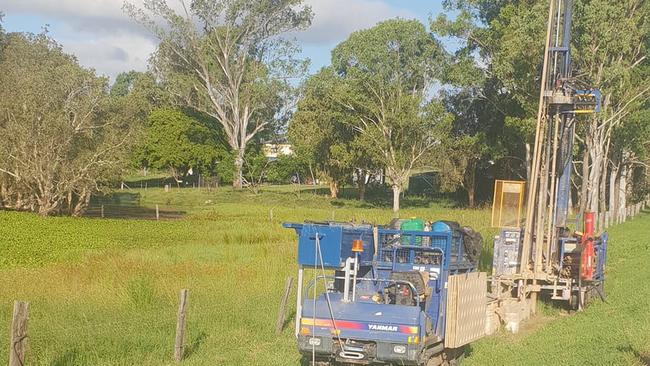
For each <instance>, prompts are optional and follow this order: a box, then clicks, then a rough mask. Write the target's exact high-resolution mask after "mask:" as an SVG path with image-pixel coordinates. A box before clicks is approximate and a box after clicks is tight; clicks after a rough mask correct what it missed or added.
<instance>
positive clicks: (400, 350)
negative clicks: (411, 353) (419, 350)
mask: <svg viewBox="0 0 650 366" xmlns="http://www.w3.org/2000/svg"><path fill="white" fill-rule="evenodd" d="M393 352H394V353H399V354H400V355H403V354H405V353H406V346H401V345H400V346H395V347H393Z"/></svg>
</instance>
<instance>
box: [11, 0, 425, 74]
mask: <svg viewBox="0 0 650 366" xmlns="http://www.w3.org/2000/svg"><path fill="white" fill-rule="evenodd" d="M168 1H169V4H170V5H171V6H172V7H178V6H179V4H180V3H179V1H176V0H168ZM129 2H132V3H135V4H136V5H140V4H142V0H129ZM306 3H307V4H309V5H310V6H311V7H312V10H313V11H314V13H315V16H314V20H313V24H312V26H311V27H310V28H309V29H308V30H306V31H303V32H299V33H296V34H294V35H293V36H295V37H296V38H297V39H298V41H299V42H300V43H301V44H303V45H309V46H312V47H313V46H316V47H327V48H329V46H330V45H332V44H335V43H337V42H340V41H341V40H343V39H344V38H346V37H347V36H348V35H349V34H350V33H351V32H353V31H355V30H359V29H363V28H369V27H371V26H373V25H374V24H376V23H377V22H379V21H381V20H385V19H389V18H394V17H398V16H399V17H404V18H413V17H415V16H414V15H413V14H411V13H409V12H408V11H406V10H403V9H398V8H395V7H391V6H390V5H388V4H386V3H385V2H383V1H381V0H306ZM122 5H123V0H2V5H1V8H2V10H3V11H4V12H5V13H6V14H7V15H8V16H11V15H12V14H21V15H27V16H33V15H36V16H39V18H42V19H44V20H45V22H47V23H49V24H51V31H52V36H53V37H54V38H55V39H56V40H57V41H58V42H59V43H61V44H62V45H63V48H64V50H66V52H70V53H74V54H75V55H76V56H77V58H78V59H79V62H80V63H81V64H82V65H84V66H87V67H92V68H94V69H95V70H97V72H98V73H100V74H106V75H108V76H111V77H113V78H114V77H115V76H116V75H117V74H118V73H119V72H121V71H127V70H131V69H135V70H139V71H142V70H145V69H146V64H147V59H148V58H149V55H150V54H151V52H153V51H154V50H155V47H156V45H157V43H158V42H157V40H156V39H155V38H154V37H153V36H152V35H151V34H150V33H149V32H148V31H147V30H146V29H144V28H143V27H141V26H140V25H138V24H136V23H135V22H133V20H131V19H130V18H129V17H128V16H127V15H126V14H124V12H123V11H122Z"/></svg>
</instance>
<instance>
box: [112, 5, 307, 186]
mask: <svg viewBox="0 0 650 366" xmlns="http://www.w3.org/2000/svg"><path fill="white" fill-rule="evenodd" d="M181 4H182V8H183V14H182V15H181V14H178V13H176V12H175V11H174V10H173V9H172V8H170V7H169V6H168V5H167V3H166V2H165V1H164V0H146V1H145V2H144V10H142V9H138V8H136V7H135V6H134V5H132V4H128V3H126V4H125V6H124V9H125V10H126V11H127V12H128V13H129V14H130V15H131V17H132V18H134V19H135V20H136V21H138V22H140V23H141V24H143V25H145V26H146V27H147V28H148V29H150V30H151V31H152V32H153V33H154V34H155V35H156V36H157V37H159V38H160V40H161V43H160V46H159V47H158V51H157V52H156V54H155V55H154V57H153V59H152V68H153V69H154V70H155V71H156V73H157V74H158V75H159V77H160V78H161V79H162V80H163V81H164V83H165V85H166V87H167V88H168V90H169V91H170V92H171V93H172V94H173V95H174V96H175V97H176V98H177V100H178V101H179V102H180V103H182V104H184V105H186V106H189V107H191V108H193V109H195V110H197V111H200V112H202V113H205V114H207V115H209V116H211V117H212V118H214V119H215V120H217V121H218V122H219V123H220V124H221V126H222V127H223V129H224V133H225V135H226V137H227V141H228V144H229V145H230V148H231V149H232V151H233V152H234V154H235V159H234V166H235V177H234V180H233V186H234V187H235V188H241V187H242V167H243V164H244V155H245V153H246V147H247V145H248V143H249V142H250V141H251V140H252V139H254V138H255V137H256V136H257V135H258V134H259V133H260V132H261V131H263V130H264V129H265V128H267V127H269V125H270V124H271V123H272V122H273V120H274V118H275V117H277V114H278V113H281V112H282V111H283V110H286V108H283V107H284V103H285V101H286V99H287V98H286V97H287V96H288V95H289V94H290V89H291V88H290V84H289V83H288V81H287V80H288V79H289V78H290V77H292V76H296V75H299V74H300V72H302V71H303V70H304V66H305V64H304V63H302V62H299V61H296V60H294V59H293V58H292V56H293V55H294V54H295V52H296V48H295V46H294V45H293V44H292V43H291V42H289V41H287V40H284V39H282V38H281V35H282V34H283V33H286V32H291V31H297V30H301V29H304V28H305V27H307V26H308V25H309V23H310V21H311V18H312V13H311V9H310V8H309V7H307V6H303V5H302V1H301V0H279V1H278V0H264V1H258V0H193V1H191V3H190V4H189V7H188V6H186V4H185V2H184V1H181ZM158 19H161V20H162V21H163V22H164V24H162V25H161V24H158V23H156V21H157V20H158Z"/></svg>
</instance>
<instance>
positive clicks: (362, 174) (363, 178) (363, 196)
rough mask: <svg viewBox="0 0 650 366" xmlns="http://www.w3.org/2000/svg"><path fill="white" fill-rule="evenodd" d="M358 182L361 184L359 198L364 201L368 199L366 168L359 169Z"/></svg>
mask: <svg viewBox="0 0 650 366" xmlns="http://www.w3.org/2000/svg"><path fill="white" fill-rule="evenodd" d="M357 184H358V185H359V200H360V201H364V200H365V199H366V172H365V171H364V170H360V171H359V176H358V177H357Z"/></svg>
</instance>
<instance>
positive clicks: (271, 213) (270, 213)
mask: <svg viewBox="0 0 650 366" xmlns="http://www.w3.org/2000/svg"><path fill="white" fill-rule="evenodd" d="M269 222H273V208H271V209H270V210H269Z"/></svg>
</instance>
